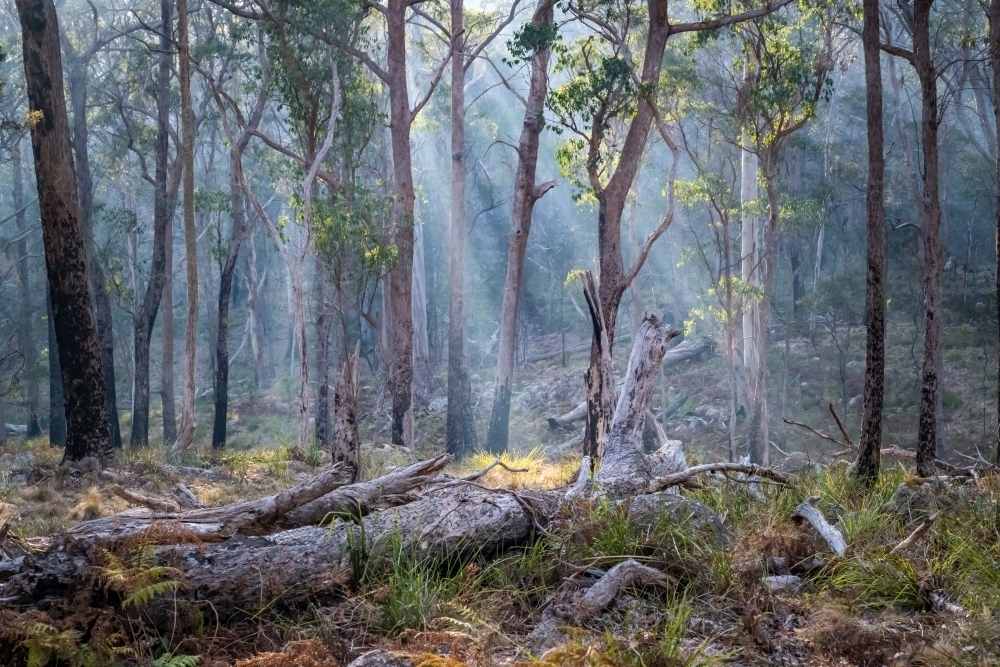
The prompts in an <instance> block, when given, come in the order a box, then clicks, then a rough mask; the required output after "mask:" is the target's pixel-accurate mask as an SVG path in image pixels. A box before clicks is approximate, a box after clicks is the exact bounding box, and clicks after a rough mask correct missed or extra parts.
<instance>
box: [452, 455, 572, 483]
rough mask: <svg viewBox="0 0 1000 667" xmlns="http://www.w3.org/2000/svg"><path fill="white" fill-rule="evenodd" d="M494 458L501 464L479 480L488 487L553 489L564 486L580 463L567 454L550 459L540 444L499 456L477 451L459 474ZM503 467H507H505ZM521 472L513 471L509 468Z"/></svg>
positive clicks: (459, 466)
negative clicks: (525, 450)
mask: <svg viewBox="0 0 1000 667" xmlns="http://www.w3.org/2000/svg"><path fill="white" fill-rule="evenodd" d="M494 461H500V463H502V464H503V465H498V466H494V467H493V469H492V470H490V471H489V472H488V473H486V475H485V476H484V477H482V478H481V479H479V480H478V482H479V483H480V484H482V485H484V486H488V487H491V488H501V487H502V488H505V489H555V488H559V487H561V486H565V485H566V484H567V483H568V482H569V480H570V479H571V478H572V476H573V473H575V472H576V471H577V470H578V468H579V466H580V461H579V459H574V458H573V457H569V458H566V459H563V460H561V461H550V460H549V459H547V458H546V457H545V454H544V452H543V451H542V449H541V448H540V447H536V448H534V449H532V450H531V451H528V452H524V453H520V454H518V453H511V452H504V453H503V454H501V455H500V456H497V455H495V454H491V453H489V452H483V451H479V452H476V453H475V454H473V455H472V456H470V457H469V458H467V459H466V460H464V461H462V462H461V463H460V464H459V465H458V466H457V473H458V474H459V475H462V476H464V475H469V474H471V473H473V472H476V471H479V470H484V469H485V468H487V467H488V466H490V465H491V464H492V463H493V462H494ZM505 466H506V467H505ZM508 468H510V469H512V470H521V471H523V472H512V470H508Z"/></svg>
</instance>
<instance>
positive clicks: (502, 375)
mask: <svg viewBox="0 0 1000 667" xmlns="http://www.w3.org/2000/svg"><path fill="white" fill-rule="evenodd" d="M552 5H553V2H552V0H539V2H538V6H537V8H536V9H535V14H534V16H532V17H531V22H532V23H533V24H534V25H536V26H539V27H542V26H551V25H552V21H553V10H552ZM549 53H550V50H549V48H548V45H546V46H545V48H542V49H539V50H538V51H536V52H535V53H534V55H533V56H532V58H531V83H530V87H529V89H528V97H527V104H526V106H525V108H524V123H523V126H522V127H521V138H520V140H519V142H518V147H517V171H516V173H515V175H514V208H513V213H512V219H511V230H510V234H509V236H508V237H507V238H508V240H507V271H506V274H505V276H504V285H503V307H502V311H501V314H500V346H499V350H498V352H497V369H496V382H495V384H494V390H493V409H492V412H491V414H490V427H489V432H488V435H487V438H486V448H487V449H488V450H489V451H490V452H492V453H493V454H501V453H503V452H505V451H507V443H508V439H509V425H510V394H511V382H512V380H513V376H514V353H515V350H516V346H515V344H516V341H517V335H516V334H517V305H518V299H519V298H520V294H521V280H522V277H523V275H524V253H525V250H526V249H527V247H528V232H529V231H531V212H532V210H533V209H534V206H535V202H536V201H538V199H539V198H540V197H541V196H542V195H543V194H545V192H547V191H548V190H549V188H551V187H552V185H553V184H546V185H543V186H541V187H539V186H536V185H535V167H536V166H537V164H538V137H539V135H540V134H541V132H542V130H543V129H544V128H545V120H544V118H543V116H542V111H543V110H544V105H545V94H546V92H547V91H548V80H549Z"/></svg>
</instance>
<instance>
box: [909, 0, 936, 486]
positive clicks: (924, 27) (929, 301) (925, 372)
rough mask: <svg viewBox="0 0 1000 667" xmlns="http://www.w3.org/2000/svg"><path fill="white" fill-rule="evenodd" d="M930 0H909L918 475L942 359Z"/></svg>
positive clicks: (929, 437) (928, 459) (929, 449)
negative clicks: (915, 91)
mask: <svg viewBox="0 0 1000 667" xmlns="http://www.w3.org/2000/svg"><path fill="white" fill-rule="evenodd" d="M933 5H934V0H914V2H913V60H912V63H913V67H914V69H915V70H916V71H917V79H919V81H920V137H921V143H922V144H923V154H924V164H923V180H924V189H923V201H922V202H921V209H922V216H921V218H922V220H921V223H922V224H921V230H920V231H921V235H922V236H923V245H924V257H923V260H924V274H923V280H922V283H923V290H924V304H923V316H924V358H923V367H922V369H921V385H920V422H919V428H918V432H917V474H919V475H921V476H923V477H930V476H931V475H933V474H934V459H935V454H936V452H937V429H938V427H939V424H938V423H937V412H936V409H937V400H938V392H939V391H940V378H939V377H938V374H939V371H940V368H941V364H940V356H941V354H942V351H943V350H942V348H941V315H942V311H941V267H942V262H941V238H940V234H941V200H940V196H939V181H940V174H939V164H938V125H939V123H940V118H939V116H938V92H937V69H936V68H935V67H934V61H933V56H932V54H931V31H930V23H931V9H932V7H933Z"/></svg>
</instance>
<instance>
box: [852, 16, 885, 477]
mask: <svg viewBox="0 0 1000 667" xmlns="http://www.w3.org/2000/svg"><path fill="white" fill-rule="evenodd" d="M880 39H881V33H880V32H879V6H878V0H864V29H863V32H862V41H863V42H864V53H865V89H866V90H867V94H868V98H867V100H868V101H867V112H868V113H867V120H868V202H867V205H868V277H867V283H868V291H867V295H866V297H865V319H866V325H867V330H866V338H867V343H866V348H865V390H864V392H865V393H864V408H863V412H862V417H861V444H860V445H859V447H858V461H857V464H856V465H855V467H854V474H855V475H857V476H858V477H860V478H862V479H864V480H866V481H867V482H868V483H869V484H870V483H872V482H873V481H875V480H876V479H878V473H879V466H880V464H881V459H882V457H881V455H880V454H879V452H880V451H881V449H882V404H883V401H884V398H885V203H884V201H883V178H884V176H885V156H884V155H883V150H884V139H883V125H882V64H881V61H880V57H881V49H880V43H879V41H880Z"/></svg>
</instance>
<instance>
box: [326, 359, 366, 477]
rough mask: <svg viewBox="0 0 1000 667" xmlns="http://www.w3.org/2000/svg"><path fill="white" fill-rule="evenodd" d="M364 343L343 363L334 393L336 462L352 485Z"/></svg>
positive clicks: (358, 444)
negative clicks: (359, 368) (345, 471)
mask: <svg viewBox="0 0 1000 667" xmlns="http://www.w3.org/2000/svg"><path fill="white" fill-rule="evenodd" d="M360 354H361V341H358V343H357V345H355V346H354V354H353V355H351V356H349V357H348V358H347V360H346V361H345V362H344V365H343V367H342V368H341V370H340V375H339V376H338V377H337V386H336V388H335V389H334V392H333V452H332V453H333V462H334V463H343V464H344V466H345V469H346V470H347V471H348V472H349V477H350V481H351V482H356V481H358V451H360V449H361V438H360V437H359V436H358V356H359V355H360Z"/></svg>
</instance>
